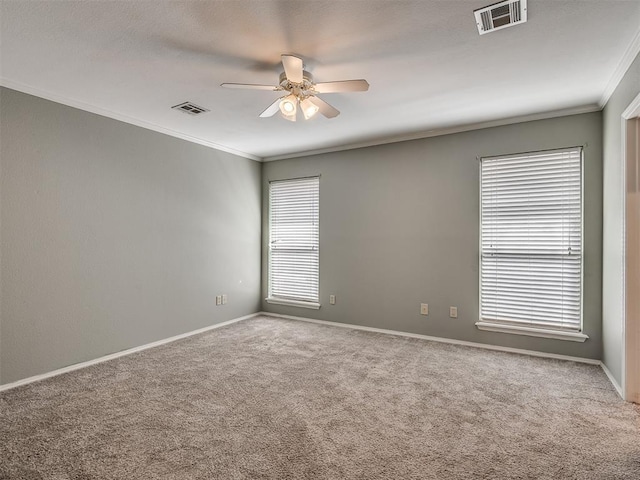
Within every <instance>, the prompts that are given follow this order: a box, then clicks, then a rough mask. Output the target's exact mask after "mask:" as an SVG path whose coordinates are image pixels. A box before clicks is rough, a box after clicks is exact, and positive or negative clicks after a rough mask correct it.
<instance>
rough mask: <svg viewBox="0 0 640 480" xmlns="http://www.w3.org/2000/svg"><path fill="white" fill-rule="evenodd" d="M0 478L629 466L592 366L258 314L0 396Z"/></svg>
mask: <svg viewBox="0 0 640 480" xmlns="http://www.w3.org/2000/svg"><path fill="white" fill-rule="evenodd" d="M0 478H2V479H56V480H60V479H156V478H159V479H262V478H273V479H307V478H308V479H312V478H318V479H342V478H347V479H356V478H357V479H383V478H384V479H387V478H388V479H443V480H458V479H554V480H558V479H581V480H583V479H596V480H610V479H636V480H637V479H640V412H638V411H637V410H636V408H635V407H634V406H632V405H630V404H625V403H624V402H622V401H621V400H620V399H619V398H618V396H617V395H616V393H615V391H614V390H613V388H612V387H611V385H610V384H609V382H608V381H607V379H606V377H605V375H604V374H603V373H602V371H601V370H600V368H599V367H595V366H588V365H583V364H576V363H571V362H562V361H555V360H547V359H540V358H533V357H527V356H519V355H514V354H507V353H499V352H492V351H487V350H481V349H473V348H467V347H458V346H453V345H446V344H440V343H433V342H428V341H422V340H417V339H409V338H402V337H395V336H388V335H382V334H374V333H367V332H361V331H356V330H348V329H342V328H336V327H327V326H321V325H315V324H309V323H302V322H294V321H287V320H280V319H274V318H268V317H259V318H255V319H252V320H249V321H245V322H240V323H236V324H233V325H230V326H227V327H223V328H220V329H218V330H214V331H211V332H209V333H205V334H202V335H199V336H196V337H191V338H189V339H186V340H182V341H179V342H175V343H172V344H168V345H165V346H162V347H159V348H155V349H152V350H147V351H145V352H141V353H139V354H135V355H131V356H128V357H123V358H121V359H118V360H114V361H111V362H107V363H103V364H99V365H96V366H93V367H90V368H87V369H83V370H78V371H76V372H72V373H69V374H65V375H62V376H58V377H55V378H52V379H49V380H46V381H43V382H40V383H35V384H31V385H29V386H25V387H21V388H18V389H15V390H10V391H7V392H5V393H3V394H0Z"/></svg>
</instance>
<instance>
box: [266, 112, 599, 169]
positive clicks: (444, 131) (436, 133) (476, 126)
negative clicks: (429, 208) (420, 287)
mask: <svg viewBox="0 0 640 480" xmlns="http://www.w3.org/2000/svg"><path fill="white" fill-rule="evenodd" d="M600 110H602V108H601V107H600V106H599V105H585V106H582V107H575V108H566V109H563V110H554V111H551V112H542V113H533V114H530V115H522V116H517V117H509V118H504V119H499V120H491V121H487V122H478V123H471V124H468V125H460V126H457V127H450V128H438V129H435V130H429V131H423V132H417V133H409V134H401V135H394V136H391V137H385V138H375V139H372V140H368V141H365V142H360V143H351V144H346V145H336V146H333V147H326V148H318V149H314V150H306V151H302V152H296V153H286V154H283V155H272V156H266V157H263V158H262V161H263V162H272V161H276V160H286V159H288V158H298V157H307V156H311V155H320V154H322V153H333V152H342V151H345V150H354V149H357V148H365V147H374V146H376V145H386V144H388V143H398V142H406V141H409V140H420V139H422V138H431V137H440V136H442V135H450V134H452V133H462V132H469V131H473V130H482V129H483V128H492V127H501V126H504V125H514V124H517V123H524V122H532V121H535V120H546V119H549V118H557V117H566V116H570V115H581V114H583V113H592V112H599V111H600Z"/></svg>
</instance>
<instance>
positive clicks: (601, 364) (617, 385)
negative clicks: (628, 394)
mask: <svg viewBox="0 0 640 480" xmlns="http://www.w3.org/2000/svg"><path fill="white" fill-rule="evenodd" d="M600 366H601V367H602V370H603V371H604V373H605V375H606V376H607V378H608V379H609V381H610V382H611V384H612V385H613V388H615V389H616V391H617V392H618V395H620V398H622V399H623V400H624V395H623V393H622V387H621V386H620V384H618V381H617V380H616V379H615V377H614V376H613V374H612V373H611V371H610V370H609V369H608V368H607V366H606V365H605V364H604V363H603V362H600Z"/></svg>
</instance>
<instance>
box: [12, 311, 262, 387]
mask: <svg viewBox="0 0 640 480" xmlns="http://www.w3.org/2000/svg"><path fill="white" fill-rule="evenodd" d="M259 315H260V313H252V314H251V315H245V316H244V317H238V318H234V319H232V320H227V321H225V322H220V323H216V324H215V325H210V326H208V327H204V328H199V329H197V330H192V331H190V332H186V333H181V334H180V335H175V336H173V337H169V338H165V339H162V340H158V341H156V342H151V343H146V344H144V345H140V346H138V347H133V348H129V349H127V350H122V351H121V352H116V353H111V354H109V355H105V356H103V357H99V358H95V359H93V360H87V361H86V362H80V363H75V364H73V365H69V366H67V367H63V368H59V369H57V370H52V371H51V372H47V373H42V374H40V375H34V376H33V377H28V378H23V379H22V380H17V381H15V382H12V383H7V384H5V385H0V392H3V391H6V390H11V389H12V388H16V387H20V386H22V385H27V384H29V383H34V382H39V381H40V380H45V379H47V378H51V377H55V376H57V375H62V374H63V373H67V372H73V371H74V370H79V369H81V368H86V367H90V366H91V365H96V364H98V363H102V362H107V361H109V360H113V359H115V358H120V357H124V356H126V355H131V354H132V353H137V352H141V351H143V350H148V349H149V348H154V347H158V346H160V345H164V344H166V343H171V342H175V341H176V340H181V339H183V338H187V337H191V336H193V335H197V334H199V333H204V332H208V331H209V330H215V329H216V328H220V327H224V326H226V325H231V324H232V323H236V322H240V321H242V320H248V319H249V318H253V317H257V316H259Z"/></svg>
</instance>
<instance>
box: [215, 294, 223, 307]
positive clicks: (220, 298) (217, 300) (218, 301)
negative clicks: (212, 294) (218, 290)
mask: <svg viewBox="0 0 640 480" xmlns="http://www.w3.org/2000/svg"><path fill="white" fill-rule="evenodd" d="M221 304H222V296H221V295H216V305H221Z"/></svg>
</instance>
